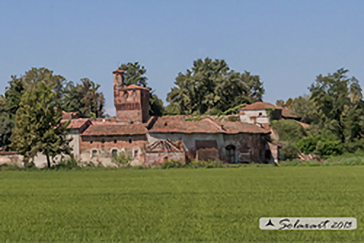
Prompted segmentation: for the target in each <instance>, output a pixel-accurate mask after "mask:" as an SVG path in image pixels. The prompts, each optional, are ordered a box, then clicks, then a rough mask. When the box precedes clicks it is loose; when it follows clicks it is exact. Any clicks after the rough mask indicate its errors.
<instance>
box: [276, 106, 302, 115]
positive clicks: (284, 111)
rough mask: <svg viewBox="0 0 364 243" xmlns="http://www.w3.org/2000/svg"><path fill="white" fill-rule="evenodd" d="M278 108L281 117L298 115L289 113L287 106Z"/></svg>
mask: <svg viewBox="0 0 364 243" xmlns="http://www.w3.org/2000/svg"><path fill="white" fill-rule="evenodd" d="M279 108H280V109H282V116H283V117H287V118H298V116H296V115H293V114H292V113H291V111H290V110H288V109H287V108H282V107H279Z"/></svg>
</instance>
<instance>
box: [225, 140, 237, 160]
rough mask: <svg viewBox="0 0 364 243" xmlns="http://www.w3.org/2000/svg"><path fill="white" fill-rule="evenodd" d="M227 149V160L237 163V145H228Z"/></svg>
mask: <svg viewBox="0 0 364 243" xmlns="http://www.w3.org/2000/svg"><path fill="white" fill-rule="evenodd" d="M225 150H226V161H227V162H228V163H235V146H234V145H231V144H230V145H228V146H226V147H225Z"/></svg>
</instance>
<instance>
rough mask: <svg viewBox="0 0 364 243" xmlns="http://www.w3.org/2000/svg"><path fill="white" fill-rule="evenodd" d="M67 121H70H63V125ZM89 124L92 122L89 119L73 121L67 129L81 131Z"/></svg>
mask: <svg viewBox="0 0 364 243" xmlns="http://www.w3.org/2000/svg"><path fill="white" fill-rule="evenodd" d="M67 121H68V119H63V120H61V123H63V122H67ZM87 122H90V120H89V119H72V120H71V121H70V124H69V125H68V127H67V128H70V129H80V128H81V127H82V126H83V125H84V124H86V123H87ZM90 123H91V122H90Z"/></svg>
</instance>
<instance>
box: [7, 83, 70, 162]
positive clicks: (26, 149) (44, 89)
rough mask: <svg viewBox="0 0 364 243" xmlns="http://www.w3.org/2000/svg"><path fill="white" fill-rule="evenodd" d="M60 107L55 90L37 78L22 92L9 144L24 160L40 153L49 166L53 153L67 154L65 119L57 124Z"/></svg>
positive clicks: (28, 159) (26, 160) (59, 118)
mask: <svg viewBox="0 0 364 243" xmlns="http://www.w3.org/2000/svg"><path fill="white" fill-rule="evenodd" d="M60 108H61V107H60V103H59V102H58V96H57V92H55V91H54V90H53V87H52V86H51V85H50V84H49V82H46V81H43V80H37V82H36V83H35V84H34V85H32V86H30V87H29V88H28V89H27V90H26V91H25V92H24V94H23V95H22V98H21V102H20V105H19V109H18V110H17V112H16V116H15V127H14V129H13V131H12V135H11V141H12V143H11V146H12V148H13V149H14V150H16V151H18V152H19V153H20V154H22V155H23V156H24V162H26V163H28V162H29V161H32V160H33V158H34V156H36V154H37V153H38V152H41V153H43V154H44V155H45V156H46V158H47V165H48V167H50V166H51V160H53V158H54V157H55V156H57V155H59V154H68V155H69V154H70V152H71V150H70V147H69V142H70V141H71V140H70V139H68V138H67V137H66V135H67V133H68V132H69V130H68V129H67V126H68V124H69V122H66V123H61V120H62V109H60Z"/></svg>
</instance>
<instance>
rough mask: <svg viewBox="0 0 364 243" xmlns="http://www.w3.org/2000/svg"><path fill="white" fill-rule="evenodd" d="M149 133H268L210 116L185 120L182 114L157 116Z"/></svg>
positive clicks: (245, 124) (258, 128)
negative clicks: (216, 119)
mask: <svg viewBox="0 0 364 243" xmlns="http://www.w3.org/2000/svg"><path fill="white" fill-rule="evenodd" d="M149 132H150V133H172V132H174V133H223V134H238V133H264V134H265V133H269V131H267V130H265V129H263V128H260V127H258V126H256V125H253V124H247V123H242V122H227V121H225V122H217V121H215V120H213V119H211V118H204V119H202V120H196V121H194V120H192V119H191V120H185V117H184V116H164V117H158V118H157V119H156V121H155V123H154V124H153V126H152V127H151V128H150V129H149Z"/></svg>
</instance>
